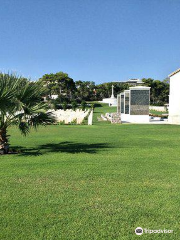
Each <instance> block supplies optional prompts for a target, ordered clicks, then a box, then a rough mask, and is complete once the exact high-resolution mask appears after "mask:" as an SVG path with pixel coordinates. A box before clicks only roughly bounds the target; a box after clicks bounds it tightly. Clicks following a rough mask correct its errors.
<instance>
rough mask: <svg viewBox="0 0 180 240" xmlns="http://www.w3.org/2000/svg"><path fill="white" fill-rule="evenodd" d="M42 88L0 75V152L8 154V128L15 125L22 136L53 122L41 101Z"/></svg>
mask: <svg viewBox="0 0 180 240" xmlns="http://www.w3.org/2000/svg"><path fill="white" fill-rule="evenodd" d="M42 89H43V88H42V87H41V86H40V85H39V84H33V83H31V82H29V81H28V80H26V81H25V80H24V79H22V78H20V77H17V76H15V75H11V74H0V151H1V153H8V152H9V141H8V138H9V136H8V134H7V131H8V128H9V127H10V126H11V125H13V124H15V125H17V126H18V128H19V130H20V131H21V133H22V134H23V135H25V136H26V135H27V134H28V133H29V132H30V129H31V128H37V127H38V126H39V125H40V124H42V125H44V124H47V123H51V122H52V121H53V119H52V117H51V114H50V113H47V112H46V109H47V105H46V104H45V103H43V102H42V101H41V96H42V95H43V93H42Z"/></svg>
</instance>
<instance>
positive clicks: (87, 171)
mask: <svg viewBox="0 0 180 240" xmlns="http://www.w3.org/2000/svg"><path fill="white" fill-rule="evenodd" d="M109 111H110V109H109V108H108V107H105V106H104V107H101V106H99V107H98V108H96V109H95V114H94V118H95V119H94V120H95V121H94V122H95V125H93V126H85V125H84V126H83V125H82V126H63V125H60V126H48V127H46V128H43V127H42V128H40V129H39V131H38V132H32V134H30V135H29V136H28V137H27V138H24V137H22V136H21V135H20V133H19V132H18V131H17V130H16V129H15V128H12V129H11V130H10V134H11V136H12V138H11V146H12V147H15V146H16V148H19V149H21V150H22V153H20V154H16V155H15V154H14V155H7V156H0V239H1V240H11V239H12V240H20V239H21V240H35V239H36V240H54V239H58V240H59V239H62V240H66V239H68V240H74V239H76V240H123V239H137V238H142V239H180V212H179V209H180V126H171V125H132V124H122V125H111V124H109V123H105V122H103V123H101V122H98V121H96V117H97V115H100V114H101V113H103V112H109ZM111 111H114V109H112V110H111ZM136 227H142V228H149V229H164V228H165V229H171V230H173V231H174V233H173V234H153V235H152V234H143V235H142V236H136V235H135V233H134V231H135V228H136Z"/></svg>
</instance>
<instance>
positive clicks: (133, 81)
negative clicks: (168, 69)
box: [126, 79, 144, 87]
mask: <svg viewBox="0 0 180 240" xmlns="http://www.w3.org/2000/svg"><path fill="white" fill-rule="evenodd" d="M126 83H127V84H128V85H129V86H132V87H136V86H140V85H143V84H144V82H143V81H142V80H140V79H129V80H128V81H126Z"/></svg>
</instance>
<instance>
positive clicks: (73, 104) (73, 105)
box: [71, 101, 77, 111]
mask: <svg viewBox="0 0 180 240" xmlns="http://www.w3.org/2000/svg"><path fill="white" fill-rule="evenodd" d="M71 105H72V110H73V111H75V110H76V108H77V102H76V101H73V102H72V103H71Z"/></svg>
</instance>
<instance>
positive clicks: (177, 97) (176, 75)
mask: <svg viewBox="0 0 180 240" xmlns="http://www.w3.org/2000/svg"><path fill="white" fill-rule="evenodd" d="M169 77H170V95H169V117H168V122H169V123H171V124H180V68H179V69H177V70H176V71H175V72H173V73H171V74H170V75H169Z"/></svg>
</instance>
